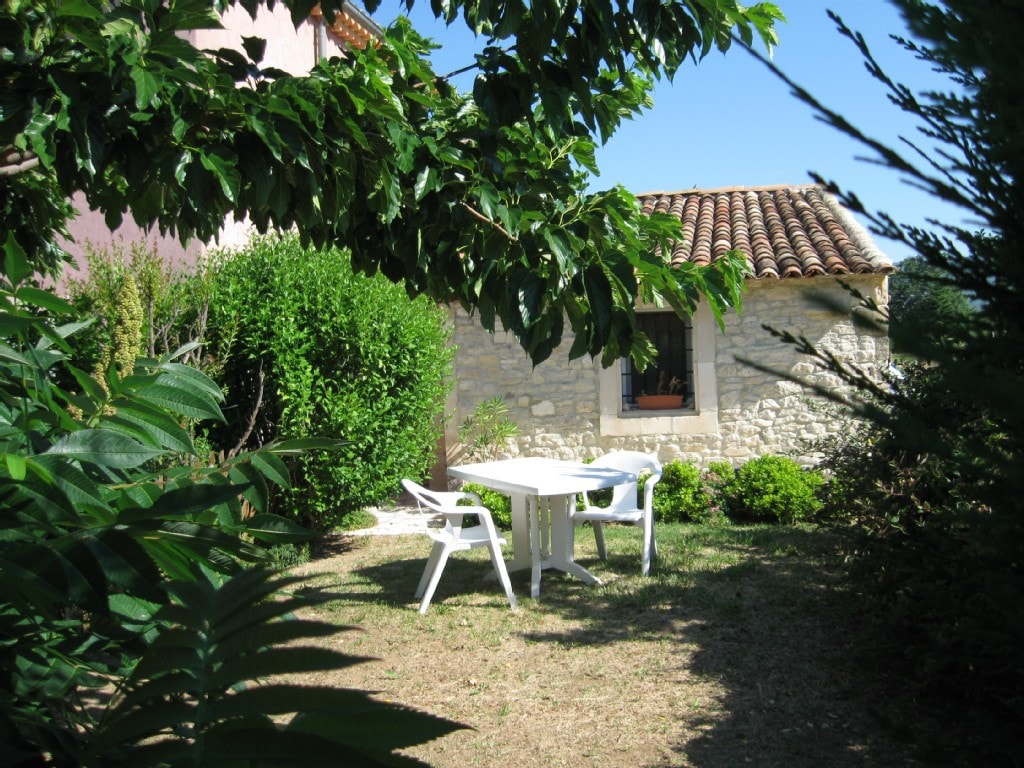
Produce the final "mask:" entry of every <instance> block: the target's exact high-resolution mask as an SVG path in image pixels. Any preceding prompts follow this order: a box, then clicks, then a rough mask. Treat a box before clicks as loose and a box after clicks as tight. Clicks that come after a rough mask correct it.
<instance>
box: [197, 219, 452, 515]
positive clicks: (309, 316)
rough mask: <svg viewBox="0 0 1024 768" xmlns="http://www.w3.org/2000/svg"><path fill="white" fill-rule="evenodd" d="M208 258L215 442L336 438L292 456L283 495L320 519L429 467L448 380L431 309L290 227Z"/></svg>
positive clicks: (441, 327) (436, 315) (443, 334)
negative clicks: (216, 383)
mask: <svg viewBox="0 0 1024 768" xmlns="http://www.w3.org/2000/svg"><path fill="white" fill-rule="evenodd" d="M213 269H214V279H213V284H214V285H213V290H212V297H211V302H210V328H211V332H212V333H213V335H214V338H215V347H216V353H217V355H218V357H221V358H222V359H224V361H225V365H224V374H223V383H224V385H225V387H226V389H227V392H228V400H229V403H228V407H226V408H225V412H226V413H227V414H229V417H230V422H229V423H228V424H227V425H226V426H225V427H224V428H223V429H220V430H217V431H216V432H214V433H213V434H211V439H212V440H214V441H215V443H216V445H217V447H219V448H221V449H228V450H230V448H231V447H232V446H233V445H235V444H236V443H237V442H238V441H240V440H242V441H243V443H244V445H246V446H251V445H260V444H264V443H266V442H268V441H270V440H272V439H276V438H282V437H306V436H320V437H331V438H340V439H343V440H346V441H348V444H347V445H346V446H345V447H344V448H343V449H342V450H341V451H340V452H336V453H335V452H332V453H329V454H319V455H307V456H304V457H300V458H297V459H295V460H294V461H293V462H292V463H291V467H290V468H291V471H292V474H293V478H292V481H293V485H294V487H295V489H296V490H295V491H294V492H293V493H292V494H291V495H290V496H289V497H288V498H287V499H286V500H285V502H284V503H285V506H287V507H289V508H291V511H292V512H293V513H294V515H295V516H296V518H297V519H298V520H299V521H300V522H302V523H303V524H305V525H308V526H311V527H313V528H315V529H318V530H327V529H331V528H333V527H335V526H336V525H338V524H339V523H340V522H341V518H342V517H344V515H345V514H346V513H348V512H350V511H354V510H357V509H360V508H362V507H364V506H366V505H369V504H376V503H380V502H383V501H385V500H387V499H388V498H390V497H391V496H393V494H394V493H395V492H396V491H397V490H398V484H399V481H400V480H401V478H402V477H421V476H423V475H424V474H425V473H426V472H427V470H428V469H429V467H430V465H431V464H432V462H433V457H434V448H435V446H436V444H437V440H438V438H439V436H440V430H441V416H442V414H443V409H444V401H445V397H446V395H447V392H448V388H449V386H450V382H451V363H452V349H451V347H450V346H449V345H448V340H449V331H448V330H447V325H446V323H445V317H444V313H443V311H442V310H441V309H439V308H438V307H436V306H434V305H433V304H431V303H430V302H429V301H427V300H426V299H416V300H410V299H409V297H408V296H406V294H405V292H404V291H403V290H402V289H401V288H400V287H398V286H396V285H394V284H392V283H390V282H389V281H387V280H386V279H384V278H383V277H375V278H367V277H365V276H362V275H354V274H353V273H352V270H351V267H350V264H349V259H348V256H347V254H346V253H344V252H342V251H339V250H336V249H330V250H323V251H314V250H308V249H306V248H304V247H303V246H302V245H301V244H300V242H299V240H298V238H297V237H296V236H294V235H287V236H281V237H260V238H257V239H254V240H253V241H252V243H251V244H250V245H249V246H248V247H247V248H245V249H243V250H241V251H239V252H238V253H234V254H231V255H230V256H227V257H224V258H222V259H221V260H220V262H219V263H217V264H215V265H214V267H213ZM261 377H262V385H261ZM260 398H261V405H260V408H259V412H258V415H257V417H256V419H255V421H254V422H253V423H252V424H251V427H252V429H251V433H250V434H249V435H248V437H246V431H247V430H248V429H249V428H250V419H251V417H252V414H253V413H254V411H255V409H256V403H257V401H258V400H260Z"/></svg>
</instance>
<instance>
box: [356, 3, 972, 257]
mask: <svg viewBox="0 0 1024 768" xmlns="http://www.w3.org/2000/svg"><path fill="white" fill-rule="evenodd" d="M777 4H778V5H779V6H780V7H781V8H782V11H783V13H785V14H786V17H787V19H788V21H787V23H785V24H782V25H780V27H779V37H780V44H779V46H778V47H777V48H776V49H775V52H774V60H775V63H776V64H777V65H778V66H779V68H780V69H782V71H784V72H785V73H786V74H787V75H788V76H789V77H791V78H792V79H793V80H794V81H795V82H797V83H800V84H801V85H802V86H803V87H805V88H806V89H807V90H808V91H810V92H811V93H812V94H814V95H815V96H816V97H817V98H818V99H819V100H820V101H822V103H824V104H825V105H827V106H829V107H831V108H832V109H835V110H836V111H838V112H840V113H842V114H844V115H845V116H846V117H847V118H848V119H850V120H851V122H853V123H854V125H856V126H858V127H859V128H860V129H861V130H863V131H864V132H865V133H867V134H868V135H870V136H873V137H875V138H878V139H882V140H885V141H886V142H887V143H889V144H890V145H891V146H899V143H898V142H899V137H900V136H905V137H908V138H911V139H913V140H915V141H917V140H918V138H919V136H918V134H917V133H916V131H915V128H914V124H913V123H911V122H909V121H908V119H907V118H906V117H905V116H904V115H903V114H902V113H901V112H900V111H899V110H898V109H896V108H895V107H894V106H892V105H891V104H890V103H889V102H888V100H887V98H886V96H885V94H884V92H883V90H882V86H881V85H880V84H879V83H877V82H876V81H875V80H874V79H873V78H872V77H871V76H870V75H869V74H868V73H867V71H866V70H865V68H864V65H863V62H862V60H861V57H860V54H859V52H858V51H857V50H856V49H855V48H854V46H853V44H852V43H850V42H849V41H848V40H847V39H846V38H844V37H842V36H840V35H839V33H838V32H837V31H836V29H835V25H834V23H833V22H832V21H831V20H830V19H829V18H828V16H827V15H826V9H831V10H834V11H835V12H836V13H838V14H839V15H840V16H841V17H843V19H844V20H845V21H846V23H847V25H849V26H850V27H851V28H853V29H855V30H858V31H860V32H862V33H863V34H864V36H865V38H866V39H867V41H868V44H869V46H870V47H871V49H872V51H873V53H874V54H875V56H876V58H878V60H879V61H880V62H881V63H882V65H883V67H885V68H886V70H887V71H888V72H889V73H890V74H891V75H892V76H893V77H894V78H895V79H896V80H898V81H901V82H905V83H906V84H907V85H908V86H910V87H911V89H912V90H914V91H921V90H924V89H927V88H929V87H932V88H939V89H943V90H945V89H947V87H948V83H947V81H946V80H945V79H944V78H942V77H940V76H939V75H936V74H934V73H932V72H931V71H930V70H929V68H928V67H927V65H925V64H923V63H921V62H918V61H916V60H915V59H914V58H913V57H912V56H911V55H910V54H908V53H906V52H905V51H903V49H902V48H900V47H899V46H898V45H897V43H895V42H894V41H892V40H891V39H890V38H889V35H890V34H897V35H901V36H906V34H907V33H906V28H905V27H904V25H903V21H902V19H901V18H900V16H899V14H898V13H897V11H896V9H895V8H893V7H892V6H891V5H890V4H889V3H888V2H886V1H885V0H825V1H822V0H777ZM392 8H393V6H392ZM388 12H389V11H388V5H387V4H385V5H384V6H383V7H381V8H380V9H379V10H378V12H377V14H376V16H377V18H378V19H380V20H382V21H385V22H386V21H387V20H388ZM412 19H413V23H414V26H416V28H417V29H418V30H419V31H420V32H421V33H423V34H425V35H427V36H429V37H433V38H434V39H436V40H437V41H438V42H441V43H442V44H443V48H442V49H441V50H439V51H437V52H436V54H435V55H434V57H433V61H434V67H435V69H436V70H437V71H438V72H439V73H446V72H450V71H452V70H455V69H458V68H460V67H462V66H465V65H467V64H471V63H472V53H473V51H474V50H476V49H477V48H478V47H479V46H480V43H479V42H477V41H475V40H474V38H473V37H472V35H471V33H469V32H468V31H467V30H466V29H465V27H464V26H462V25H461V24H456V25H453V27H452V28H450V29H446V28H445V26H444V25H443V24H442V23H440V22H436V21H435V20H434V19H433V18H432V17H430V15H429V5H428V4H427V3H426V2H425V1H424V0H421V2H420V3H419V4H418V6H417V7H416V8H414V11H413V14H412ZM460 87H463V88H464V89H468V88H469V87H471V81H469V80H466V81H463V82H462V83H460ZM654 100H655V106H654V108H653V109H652V110H650V111H648V112H645V113H644V114H643V115H641V116H640V117H638V118H637V119H635V120H633V121H631V122H628V123H626V124H625V125H624V126H623V127H622V128H620V129H619V131H618V132H617V133H616V134H615V135H614V136H612V138H611V139H610V140H609V142H608V143H607V144H606V145H605V146H604V147H602V148H601V149H600V150H599V152H598V155H597V161H598V165H599V167H600V169H601V175H600V176H599V177H598V178H596V179H595V180H594V184H593V185H592V186H593V188H595V189H602V188H606V187H609V186H612V185H613V184H622V185H623V186H625V187H626V188H627V189H629V190H631V191H633V192H637V193H640V192H650V191H657V190H664V191H676V190H684V189H690V188H693V187H700V188H704V189H711V188H718V187H729V186H748V187H749V186H762V185H771V184H804V183H808V182H809V181H810V177H809V175H808V174H809V172H810V171H816V172H818V173H820V174H821V175H823V176H824V177H826V178H830V179H834V180H835V181H837V182H838V183H839V184H840V185H841V186H843V187H844V188H847V189H851V190H853V191H855V192H856V193H857V194H858V195H859V196H860V198H861V199H862V200H863V201H864V202H865V205H866V206H867V207H868V208H869V209H871V210H883V211H886V212H888V213H890V214H891V215H893V217H894V218H895V219H896V220H897V221H901V222H906V223H911V224H915V225H919V226H926V224H925V220H926V219H927V218H929V217H933V218H939V219H940V220H950V221H951V220H954V218H956V212H955V211H950V210H949V209H948V208H942V207H939V205H938V204H937V203H936V202H935V201H934V200H933V199H932V198H930V197H928V196H927V195H924V194H922V193H920V192H918V191H917V190H915V189H913V188H912V187H909V186H908V185H907V184H905V183H903V182H901V181H900V179H899V177H898V176H896V174H894V173H893V172H891V171H888V170H884V169H881V168H878V167H876V166H872V165H871V164H869V163H866V162H863V161H859V160H858V159H857V157H858V156H862V155H864V154H865V150H864V149H863V148H862V147H860V146H859V145H857V144H856V143H855V142H853V141H852V140H850V139H847V138H845V137H844V136H842V135H841V134H840V133H838V132H837V131H835V130H834V129H832V128H829V127H828V126H826V125H824V124H823V123H821V122H820V121H818V120H817V119H816V118H815V117H814V116H813V113H812V111H811V109H810V108H809V107H807V106H806V105H804V104H803V103H801V102H799V101H798V100H797V99H796V98H794V97H793V96H792V95H790V93H789V90H788V88H787V86H786V85H785V84H784V83H782V81H780V80H778V79H777V78H776V77H775V76H774V75H773V74H772V73H770V72H769V71H768V69H767V68H765V67H764V65H763V64H761V63H760V62H758V61H756V60H755V59H754V58H753V57H751V56H750V55H749V54H748V53H746V52H745V51H742V50H739V49H733V50H731V51H729V52H728V53H726V54H720V53H718V52H717V51H716V52H713V53H711V54H709V55H708V56H707V58H705V59H704V60H703V61H701V62H699V63H698V64H691V65H687V66H685V67H684V68H683V69H681V70H680V71H679V73H678V74H677V75H676V78H675V80H674V82H672V83H668V82H666V81H663V82H661V83H659V84H658V86H657V87H656V90H655V93H654ZM879 245H880V246H881V247H882V248H883V250H885V251H887V252H888V253H889V255H890V256H891V257H892V258H893V259H895V260H899V259H902V258H904V257H905V256H907V255H909V254H908V252H906V251H905V250H904V249H902V247H901V246H898V245H897V244H894V243H889V242H886V241H881V240H880V241H879Z"/></svg>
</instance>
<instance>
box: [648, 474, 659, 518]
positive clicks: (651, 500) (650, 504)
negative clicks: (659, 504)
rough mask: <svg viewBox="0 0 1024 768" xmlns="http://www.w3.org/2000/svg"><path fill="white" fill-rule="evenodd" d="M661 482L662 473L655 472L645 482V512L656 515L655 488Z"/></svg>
mask: <svg viewBox="0 0 1024 768" xmlns="http://www.w3.org/2000/svg"><path fill="white" fill-rule="evenodd" d="M659 480H661V472H655V473H654V474H652V475H651V476H650V477H648V478H647V480H646V481H644V512H645V513H649V514H654V486H655V485H657V484H658V481H659Z"/></svg>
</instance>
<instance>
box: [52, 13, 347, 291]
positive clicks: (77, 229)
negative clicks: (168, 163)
mask: <svg viewBox="0 0 1024 768" xmlns="http://www.w3.org/2000/svg"><path fill="white" fill-rule="evenodd" d="M222 18H223V21H224V29H203V30H195V31H194V32H192V33H191V34H190V35H189V38H190V40H191V41H192V43H193V45H195V46H196V47H198V48H212V49H216V48H235V49H236V50H241V47H242V38H243V37H253V36H256V37H262V38H263V39H264V40H267V41H268V42H267V50H266V55H265V56H264V60H263V65H264V66H267V67H277V68H278V69H283V70H285V71H286V72H290V73H292V74H297V75H298V74H302V73H304V72H308V71H309V70H310V69H311V68H312V67H313V65H314V64H315V63H316V46H315V38H316V22H314V21H311V20H307V21H304V22H302V23H301V24H300V25H299V27H298V28H296V27H295V25H294V24H292V21H291V17H290V15H289V12H288V9H287V8H285V7H284V6H281V5H278V6H276V7H275V9H274V10H273V11H268V10H267V9H266V8H262V9H261V10H260V13H259V14H258V15H257V17H256V19H252V18H251V17H250V16H249V14H248V13H246V12H245V11H244V10H243V9H241V8H239V7H233V8H230V9H228V11H227V12H226V13H225V14H224V16H223V17H222ZM329 44H330V45H332V46H333V45H335V44H336V43H335V41H334V40H333V39H330V38H329ZM337 50H340V49H337ZM74 203H75V207H76V209H77V210H78V211H79V215H78V217H77V218H76V219H75V220H74V221H72V222H71V224H70V226H69V230H70V232H71V237H72V240H71V241H66V242H65V248H66V250H67V251H68V253H69V254H70V255H71V256H72V258H73V259H74V260H75V264H74V266H71V267H68V268H65V274H64V276H63V277H62V279H61V281H60V285H62V286H66V285H67V281H68V279H69V278H73V277H76V276H78V275H80V274H81V267H82V266H84V259H83V255H84V253H85V247H86V244H88V243H91V244H92V245H93V246H96V247H99V248H103V247H107V246H109V245H113V244H116V243H120V244H123V245H125V246H126V247H127V246H128V245H130V244H131V243H134V242H139V241H142V240H145V241H149V242H152V243H154V244H155V246H156V248H157V249H158V250H159V252H160V253H161V254H163V255H164V256H165V258H166V259H167V260H168V261H169V262H170V263H172V264H175V265H181V264H190V263H195V260H196V258H197V257H198V256H199V255H200V254H202V253H203V252H204V251H205V250H206V248H207V246H206V244H204V243H201V242H198V241H192V242H191V243H188V244H187V245H183V244H182V243H180V242H178V241H177V240H176V239H174V238H170V237H161V235H160V233H159V231H157V230H155V229H154V230H152V231H147V230H145V229H143V228H142V227H139V226H137V225H136V224H135V223H134V222H133V221H132V220H131V216H130V215H127V216H125V221H124V222H123V223H122V224H121V226H120V227H118V228H117V229H116V230H114V231H111V230H110V229H109V228H108V227H107V225H106V223H105V221H104V218H103V214H102V213H100V212H99V211H92V210H89V209H88V207H87V205H86V203H85V197H84V196H83V195H76V196H75V197H74ZM248 233H249V227H248V225H247V224H246V223H245V222H234V221H228V222H225V225H224V228H223V229H222V230H221V234H220V236H219V237H218V238H217V242H216V243H213V244H211V245H220V246H223V247H234V246H239V245H242V244H244V243H245V242H246V240H247V238H248Z"/></svg>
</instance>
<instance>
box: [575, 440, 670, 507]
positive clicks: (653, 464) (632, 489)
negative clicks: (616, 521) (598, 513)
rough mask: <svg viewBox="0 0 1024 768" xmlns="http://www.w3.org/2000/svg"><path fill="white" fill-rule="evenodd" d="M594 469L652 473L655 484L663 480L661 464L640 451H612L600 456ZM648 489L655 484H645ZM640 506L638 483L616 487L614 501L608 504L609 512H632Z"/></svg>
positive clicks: (613, 495)
mask: <svg viewBox="0 0 1024 768" xmlns="http://www.w3.org/2000/svg"><path fill="white" fill-rule="evenodd" d="M591 466H593V467H609V468H611V469H620V470H622V471H623V472H632V473H633V474H634V475H637V476H639V475H642V474H643V473H645V472H650V473H651V474H652V475H654V482H657V481H658V480H660V479H661V462H659V461H658V460H657V459H656V458H654V457H653V456H650V455H648V454H646V453H640V452H639V451H612V452H611V453H606V454H604V455H603V456H598V457H597V458H596V459H594V461H593V463H592V464H591ZM645 485H646V486H647V487H650V486H651V485H653V483H645ZM645 501H646V500H645ZM637 506H638V499H637V483H636V482H630V483H622V484H621V485H616V486H615V488H614V489H613V490H612V500H611V501H610V502H609V503H608V509H609V510H612V511H614V510H623V511H626V510H631V509H636V508H637Z"/></svg>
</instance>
